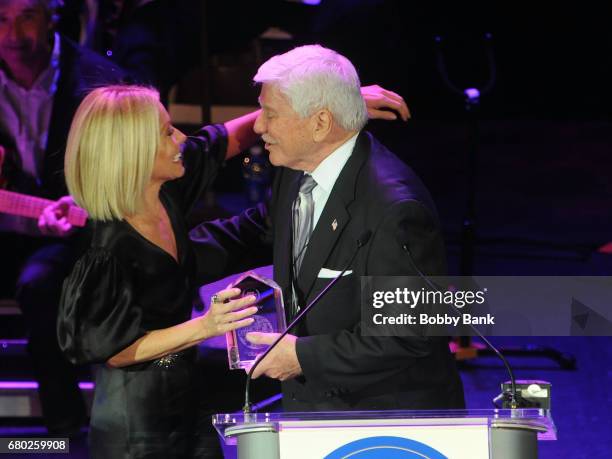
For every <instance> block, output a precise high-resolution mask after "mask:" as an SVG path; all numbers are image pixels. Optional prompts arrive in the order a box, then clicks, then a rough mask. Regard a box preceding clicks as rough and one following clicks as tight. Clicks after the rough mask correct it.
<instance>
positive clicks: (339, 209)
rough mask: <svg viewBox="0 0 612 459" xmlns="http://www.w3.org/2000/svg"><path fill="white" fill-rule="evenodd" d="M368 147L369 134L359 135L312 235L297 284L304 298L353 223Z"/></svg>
mask: <svg viewBox="0 0 612 459" xmlns="http://www.w3.org/2000/svg"><path fill="white" fill-rule="evenodd" d="M369 145H370V142H369V138H368V135H367V134H366V133H365V132H362V133H361V134H359V137H358V138H357V143H356V144H355V148H354V149H353V152H352V154H351V156H350V158H349V159H348V161H347V162H346V164H345V166H344V168H343V169H342V172H340V175H339V176H338V179H337V180H336V183H335V184H334V187H333V189H332V191H331V193H330V195H329V198H328V200H327V203H326V204H325V208H324V209H323V212H322V213H321V217H320V218H319V221H318V222H317V226H316V227H315V229H314V231H313V232H312V235H311V236H310V241H309V243H308V247H307V249H306V253H305V254H304V260H303V261H302V267H301V269H300V273H299V275H298V285H299V287H300V290H301V291H302V292H303V294H304V296H303V298H304V299H306V298H308V296H309V295H310V292H311V290H312V287H313V285H314V281H315V280H316V279H317V276H318V274H319V271H320V270H321V268H322V267H323V266H324V264H325V262H326V261H327V259H328V258H329V255H330V254H331V252H332V250H333V248H334V246H335V245H336V242H337V241H338V238H339V237H340V235H341V234H342V232H343V231H344V228H346V225H347V224H348V222H349V221H350V218H351V216H350V214H349V211H348V206H349V204H350V203H351V202H352V201H353V200H354V199H355V185H356V182H357V176H358V174H359V171H360V170H361V167H362V166H363V163H364V162H365V160H366V158H367V157H368V152H369V149H370V148H369ZM355 247H356V246H355ZM347 261H348V260H347Z"/></svg>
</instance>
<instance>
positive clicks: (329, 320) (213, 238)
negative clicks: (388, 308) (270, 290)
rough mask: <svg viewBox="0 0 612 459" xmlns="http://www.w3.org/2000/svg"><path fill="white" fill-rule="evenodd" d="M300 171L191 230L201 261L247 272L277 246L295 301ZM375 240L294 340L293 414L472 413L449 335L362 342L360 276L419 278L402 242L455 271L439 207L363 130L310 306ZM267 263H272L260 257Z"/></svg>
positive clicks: (323, 239) (305, 297)
mask: <svg viewBox="0 0 612 459" xmlns="http://www.w3.org/2000/svg"><path fill="white" fill-rule="evenodd" d="M301 175H302V172H300V171H293V170H290V169H286V168H279V170H278V171H277V175H276V178H275V181H274V184H273V189H272V196H271V199H270V201H269V202H268V203H265V204H262V205H260V206H259V207H258V208H255V209H249V210H247V211H245V212H244V213H243V214H242V215H240V216H238V217H234V218H232V219H229V220H225V221H221V220H217V221H215V222H211V223H206V224H203V225H200V226H199V227H197V228H195V229H194V230H193V231H192V239H193V240H195V241H196V242H197V243H198V244H196V245H197V246H198V252H199V256H200V257H201V263H202V264H206V265H207V266H209V269H208V270H209V274H210V271H211V268H210V264H209V263H211V262H212V263H214V266H215V267H216V269H218V268H219V267H223V268H226V269H227V268H229V269H230V270H231V269H235V268H239V269H243V268H245V267H246V266H245V265H244V264H243V263H242V262H244V260H245V259H246V258H247V257H248V256H249V255H250V254H253V253H255V252H256V251H259V253H261V250H262V249H263V250H265V247H266V246H268V247H269V244H272V246H273V262H274V278H275V280H276V282H277V283H278V284H279V285H280V286H281V287H282V288H283V291H284V294H285V300H286V303H285V304H289V300H290V296H291V287H290V285H291V284H290V282H291V279H290V277H291V270H290V263H291V230H290V228H291V207H292V202H293V200H294V199H295V197H296V196H297V192H298V182H299V179H300V177H301ZM366 230H369V231H371V232H372V235H371V237H370V239H369V241H368V243H367V244H366V245H365V246H364V247H363V248H362V249H360V250H359V252H358V254H357V257H356V258H355V261H354V262H353V264H352V265H351V266H350V268H349V269H350V270H351V271H352V274H351V275H349V276H345V277H343V278H342V279H340V280H339V281H338V283H337V284H336V285H335V286H334V287H333V288H332V289H331V290H330V291H329V292H328V293H327V294H326V296H325V297H323V298H322V299H321V301H320V302H319V304H317V305H316V306H315V308H314V309H313V310H311V312H310V313H309V315H308V316H307V317H306V320H305V322H304V323H303V325H302V326H301V327H300V328H299V330H295V331H294V332H295V333H296V334H297V335H298V336H299V338H298V340H297V355H298V360H299V362H300V365H301V367H302V370H303V375H302V376H300V377H298V378H295V379H293V380H290V381H286V382H285V383H283V393H284V397H283V404H284V406H285V408H286V409H288V410H292V411H311V410H351V409H363V410H374V409H399V408H404V409H436V408H461V407H463V406H464V400H463V389H462V385H461V381H460V379H459V376H458V373H457V371H456V368H455V364H454V360H453V358H452V356H451V354H450V352H449V349H448V342H447V339H445V338H414V337H412V338H406V337H367V336H362V335H361V325H360V314H361V312H360V311H361V310H360V291H361V289H360V287H361V284H360V276H368V275H377V276H392V275H404V276H408V275H416V273H415V271H414V269H413V268H412V264H411V263H410V261H409V260H408V258H407V255H406V253H405V251H403V250H402V248H401V246H402V244H403V243H406V242H407V243H408V245H409V247H410V252H411V253H412V256H413V259H414V260H415V262H416V264H417V266H419V268H420V269H421V271H423V272H424V273H426V274H429V275H442V274H445V272H446V261H445V255H444V244H443V240H442V236H441V233H440V229H439V225H438V217H437V214H436V210H435V208H434V205H433V202H432V199H431V197H430V195H429V193H428V191H427V189H426V188H425V186H424V185H423V183H422V182H421V181H420V179H419V178H418V177H417V176H416V175H415V174H414V172H413V171H412V170H411V169H410V168H409V167H408V166H406V165H405V164H404V163H403V162H402V161H400V160H399V159H398V158H397V157H396V156H395V155H394V154H392V153H391V152H390V151H388V150H387V149H386V148H385V147H384V146H382V145H381V144H380V143H379V142H378V141H377V140H376V139H374V137H373V136H372V135H370V134H369V133H366V132H362V133H361V134H360V135H359V137H358V139H357V143H356V146H355V148H354V150H353V153H352V155H351V156H350V158H349V160H348V161H347V163H346V165H345V166H344V168H343V169H342V171H341V173H340V175H339V177H338V179H337V181H336V183H335V185H334V188H333V190H332V192H331V194H330V196H329V199H328V201H327V203H326V205H325V208H324V209H323V213H322V214H321V217H320V218H319V221H318V223H317V226H316V228H315V229H314V231H313V234H312V235H311V238H310V242H309V245H308V247H307V249H306V253H305V255H304V260H303V262H302V267H301V270H300V273H299V275H298V276H297V287H298V295H299V296H300V297H301V300H302V301H301V302H300V303H301V304H302V305H304V304H308V303H309V302H310V301H311V300H312V299H313V298H314V297H315V296H316V295H317V294H318V293H319V292H320V291H321V290H322V289H323V288H324V287H325V285H327V283H328V282H329V281H330V279H320V278H318V273H319V271H320V270H321V268H323V267H325V268H328V269H332V270H336V271H340V270H341V269H342V268H343V267H344V266H345V265H346V263H347V262H348V261H349V260H350V259H351V257H352V256H353V254H354V253H355V251H356V249H357V240H358V239H359V238H360V237H361V236H362V235H363V233H364V231H366ZM258 261H261V258H260V259H259V260H258Z"/></svg>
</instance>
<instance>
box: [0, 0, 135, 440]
mask: <svg viewBox="0 0 612 459" xmlns="http://www.w3.org/2000/svg"><path fill="white" fill-rule="evenodd" d="M61 3H62V2H61V0H0V161H2V162H3V164H2V165H1V167H0V171H1V173H2V177H1V180H0V182H2V183H4V184H5V186H6V187H7V188H8V189H10V190H12V191H18V192H21V193H25V194H31V195H37V196H43V197H46V198H50V199H57V198H59V197H60V196H63V195H65V194H66V186H65V183H64V176H63V166H64V144H65V142H66V137H67V134H68V129H69V127H70V123H71V121H72V117H73V114H74V112H75V110H76V108H77V106H78V105H79V103H80V101H81V99H82V97H84V95H85V94H86V93H87V90H88V89H90V88H92V87H95V86H98V85H101V84H103V83H110V82H117V81H119V80H120V79H121V78H122V75H123V73H122V72H121V71H120V70H119V69H118V68H117V67H116V66H114V65H113V64H111V63H109V62H108V61H106V60H104V59H103V58H101V57H99V56H98V55H96V54H94V53H92V52H90V51H87V50H84V49H81V48H80V47H78V46H77V45H75V44H74V43H72V42H70V41H69V40H67V39H65V38H63V37H61V36H60V35H59V34H58V33H56V32H55V31H54V29H55V24H56V20H57V13H58V8H59V7H60V6H61ZM58 206H63V207H66V206H67V201H66V200H63V201H61V202H60V204H58ZM57 210H58V211H59V210H60V209H59V207H58V209H57ZM54 220H55V219H54V213H53V212H52V211H51V210H47V218H41V219H40V225H39V222H37V221H36V220H27V219H24V218H18V217H13V216H10V215H2V214H0V232H1V236H0V252H1V253H2V272H3V275H2V278H1V279H0V296H4V297H6V296H14V297H15V298H16V299H17V301H18V302H19V305H20V306H21V309H22V311H23V316H24V319H25V323H26V327H27V329H28V338H29V343H28V351H29V353H30V356H31V358H32V363H33V367H34V370H35V374H36V378H37V380H38V383H39V396H40V400H41V404H42V410H43V414H44V418H45V423H46V426H47V428H48V430H49V432H50V433H52V434H56V435H71V434H74V433H76V432H78V430H79V428H80V427H81V425H82V424H83V422H84V420H85V417H86V412H85V405H84V402H83V399H82V397H81V394H80V391H79V388H78V385H77V380H76V375H75V369H74V367H73V366H72V365H70V364H69V363H68V362H67V361H66V360H65V358H64V357H63V355H62V354H61V352H60V350H59V348H58V345H57V339H56V337H55V321H56V315H57V305H58V302H59V296H60V291H61V286H62V281H63V278H64V277H65V275H66V274H67V272H68V271H69V269H70V268H71V266H72V263H73V260H74V255H75V254H74V252H75V250H76V245H77V241H76V239H77V238H78V237H79V235H78V234H72V235H71V234H70V233H71V232H72V231H71V228H70V225H69V224H67V223H65V222H63V221H62V222H57V221H54ZM43 235H46V237H43Z"/></svg>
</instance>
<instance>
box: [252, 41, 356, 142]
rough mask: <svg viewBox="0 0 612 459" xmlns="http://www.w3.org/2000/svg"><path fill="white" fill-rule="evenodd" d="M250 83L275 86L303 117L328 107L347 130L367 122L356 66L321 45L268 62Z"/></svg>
mask: <svg viewBox="0 0 612 459" xmlns="http://www.w3.org/2000/svg"><path fill="white" fill-rule="evenodd" d="M253 81H255V82H256V83H261V84H264V83H268V84H271V85H275V86H276V87H278V89H279V90H280V91H281V92H282V93H283V94H284V95H285V96H287V98H288V99H289V103H290V104H291V107H292V108H293V110H295V112H296V113H297V114H298V115H299V116H301V117H302V118H305V117H307V116H310V115H312V114H313V113H314V112H315V111H316V110H320V109H322V108H327V109H328V110H329V111H330V112H331V113H332V115H333V117H334V120H335V121H336V122H337V123H338V124H339V125H340V126H341V127H342V128H344V129H346V130H347V131H358V130H360V129H361V128H363V126H365V124H366V122H367V121H368V112H367V109H366V105H365V101H364V100H363V97H362V95H361V83H360V82H359V76H358V75H357V71H356V70H355V67H354V66H353V64H352V63H351V61H349V60H348V59H347V58H346V57H344V56H342V55H341V54H338V53H337V52H336V51H334V50H331V49H328V48H324V47H322V46H320V45H306V46H299V47H297V48H294V49H292V50H291V51H288V52H286V53H284V54H280V55H278V56H274V57H272V58H270V59H268V60H267V61H266V62H264V63H263V64H262V65H261V67H259V69H258V70H257V74H256V75H255V76H254V77H253Z"/></svg>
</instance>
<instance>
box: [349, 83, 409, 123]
mask: <svg viewBox="0 0 612 459" xmlns="http://www.w3.org/2000/svg"><path fill="white" fill-rule="evenodd" d="M361 95H362V96H363V98H364V100H365V103H366V107H367V109H368V116H369V117H370V119H371V120H375V119H382V120H396V119H397V114H399V116H400V117H401V118H402V119H403V120H404V121H408V120H409V119H410V110H409V109H408V105H406V102H405V101H404V98H403V97H402V96H400V95H399V94H396V93H394V92H393V91H388V90H387V89H385V88H381V87H380V86H378V85H377V84H375V85H372V86H362V87H361Z"/></svg>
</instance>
